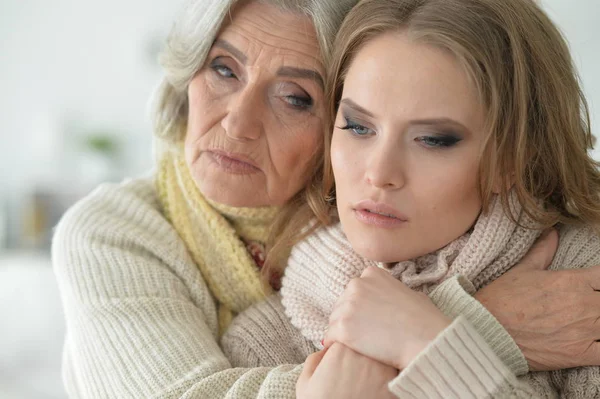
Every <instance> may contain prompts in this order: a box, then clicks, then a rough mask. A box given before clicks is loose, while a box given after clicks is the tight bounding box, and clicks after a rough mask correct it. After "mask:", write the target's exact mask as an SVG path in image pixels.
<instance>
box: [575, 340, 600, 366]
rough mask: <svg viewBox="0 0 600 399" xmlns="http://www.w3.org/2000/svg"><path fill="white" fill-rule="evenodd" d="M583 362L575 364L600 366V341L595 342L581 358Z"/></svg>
mask: <svg viewBox="0 0 600 399" xmlns="http://www.w3.org/2000/svg"><path fill="white" fill-rule="evenodd" d="M581 363H582V364H575V366H600V342H598V341H595V342H593V343H592V344H591V345H590V347H589V348H588V350H587V351H585V354H584V355H583V357H582V359H581Z"/></svg>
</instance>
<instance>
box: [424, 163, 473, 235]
mask: <svg viewBox="0 0 600 399" xmlns="http://www.w3.org/2000/svg"><path fill="white" fill-rule="evenodd" d="M476 171H477V168H476V165H475V166H472V167H466V166H464V165H463V166H461V167H458V168H446V169H444V173H443V175H439V176H437V178H435V179H432V178H431V177H432V176H431V175H429V178H425V177H424V178H422V179H421V181H422V182H428V184H427V185H426V186H425V185H423V190H419V191H420V194H419V196H418V198H417V203H420V204H423V205H425V204H427V205H426V206H424V207H423V208H422V209H421V211H422V212H423V214H424V215H425V217H426V218H428V219H429V220H430V221H431V223H434V224H436V225H444V224H446V225H452V226H455V227H456V228H457V229H458V230H466V229H468V228H469V227H470V225H471V224H472V223H473V222H474V221H475V219H476V218H477V216H478V215H479V212H480V211H481V195H480V193H479V189H478V180H477V173H476ZM444 220H445V221H446V223H442V221H444Z"/></svg>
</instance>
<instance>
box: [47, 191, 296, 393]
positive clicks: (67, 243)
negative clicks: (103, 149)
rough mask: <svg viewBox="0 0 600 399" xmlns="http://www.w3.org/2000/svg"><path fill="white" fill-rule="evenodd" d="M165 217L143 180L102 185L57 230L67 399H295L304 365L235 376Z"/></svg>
mask: <svg viewBox="0 0 600 399" xmlns="http://www.w3.org/2000/svg"><path fill="white" fill-rule="evenodd" d="M162 212H163V211H162V209H161V206H160V203H159V200H158V196H157V193H156V190H155V185H154V180H153V179H138V180H132V181H128V182H125V183H123V184H119V185H115V184H105V185H102V186H100V187H99V188H97V189H96V190H95V191H94V192H93V193H91V194H90V195H89V196H88V197H86V198H85V199H84V200H82V201H80V202H79V203H78V204H77V205H75V206H74V207H73V208H72V209H70V210H69V211H68V212H67V214H66V215H65V216H64V217H63V219H62V221H61V222H60V224H59V225H58V227H57V229H56V232H55V237H54V241H53V248H52V253H53V265H54V270H55V274H56V277H57V280H58V283H59V287H60V291H61V296H62V302H63V307H64V311H65V317H66V322H67V335H66V341H65V348H64V358H63V378H64V383H65V386H66V389H67V392H68V394H69V396H70V397H73V398H119V399H123V398H136V399H137V398H223V397H225V398H255V397H257V398H286V397H289V398H291V397H294V392H295V384H296V380H297V378H298V375H299V373H300V370H301V366H300V365H287V366H285V365H284V366H278V367H269V368H264V367H263V368H232V365H231V363H230V362H229V361H228V360H227V358H226V357H225V356H224V354H223V352H222V351H221V349H220V348H219V345H218V338H217V336H218V318H217V307H216V305H215V301H214V299H213V297H212V296H211V293H210V291H209V289H208V287H207V284H206V282H205V281H204V280H203V278H202V275H201V273H200V270H199V269H198V267H197V266H196V264H195V263H194V262H193V260H192V259H191V257H190V255H189V253H188V250H187V248H186V246H185V244H184V242H183V240H182V239H181V238H180V237H179V235H178V234H177V232H176V231H175V229H174V228H173V226H172V225H171V224H170V223H169V222H168V221H167V219H166V218H165V216H164V214H163V213H162ZM298 363H300V362H298Z"/></svg>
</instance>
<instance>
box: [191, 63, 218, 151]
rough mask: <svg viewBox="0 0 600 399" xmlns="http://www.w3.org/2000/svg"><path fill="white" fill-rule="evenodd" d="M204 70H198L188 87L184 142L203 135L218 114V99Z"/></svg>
mask: <svg viewBox="0 0 600 399" xmlns="http://www.w3.org/2000/svg"><path fill="white" fill-rule="evenodd" d="M205 75H206V72H200V73H199V74H198V75H196V77H194V79H192V81H191V82H190V85H189V87H188V109H189V110H188V120H187V132H186V143H191V142H194V141H195V140H197V139H198V138H199V137H201V136H202V135H204V134H205V133H206V132H207V131H208V130H209V129H210V128H211V127H212V126H213V125H214V124H215V123H216V119H218V116H219V112H218V110H219V101H217V100H218V98H217V96H216V95H215V91H214V90H213V89H212V88H211V87H210V84H209V83H208V82H207V77H206V76H205Z"/></svg>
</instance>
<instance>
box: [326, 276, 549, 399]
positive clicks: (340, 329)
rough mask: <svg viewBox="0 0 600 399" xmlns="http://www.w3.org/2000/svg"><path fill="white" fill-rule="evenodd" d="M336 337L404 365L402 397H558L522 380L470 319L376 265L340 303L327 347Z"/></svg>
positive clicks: (399, 383) (398, 385) (396, 385)
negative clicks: (452, 313) (448, 311)
mask: <svg viewBox="0 0 600 399" xmlns="http://www.w3.org/2000/svg"><path fill="white" fill-rule="evenodd" d="M391 315H393V317H391ZM333 342H339V343H341V344H344V345H346V346H348V347H349V348H351V349H353V350H355V351H357V352H358V353H360V354H363V355H365V356H368V357H370V358H372V359H375V360H378V361H380V362H382V363H384V364H388V365H391V366H394V367H395V368H397V369H399V370H401V373H400V375H399V376H398V377H397V378H396V379H395V380H394V381H392V382H391V383H390V389H391V390H392V392H394V393H395V394H397V395H398V396H400V397H404V396H408V397H419V398H421V397H423V398H425V397H433V398H444V397H458V398H462V397H494V398H510V397H536V396H542V395H547V394H548V395H552V394H553V392H537V390H536V389H535V388H534V387H531V386H529V385H528V384H527V383H525V382H524V381H519V380H518V379H517V377H516V376H515V375H514V373H513V372H512V371H511V370H510V369H509V368H508V367H507V366H506V365H505V364H504V362H503V361H502V360H501V359H500V358H499V357H498V356H497V355H496V354H495V353H494V351H493V350H492V348H490V346H489V345H488V344H487V343H486V342H485V340H484V339H483V338H482V337H481V336H480V335H479V333H478V332H477V331H476V330H475V329H474V328H473V327H471V325H470V324H469V323H468V322H467V321H466V319H465V318H464V316H462V315H461V316H459V317H458V318H456V319H455V320H454V321H451V320H450V319H449V318H448V317H447V316H445V315H444V314H443V313H442V312H441V311H440V310H439V309H437V308H436V307H435V305H434V304H433V303H432V301H431V300H430V298H429V297H427V296H426V295H425V294H423V293H420V292H415V291H412V290H411V289H409V288H408V287H406V286H405V285H404V284H402V283H401V282H400V281H398V280H396V279H394V278H393V277H392V276H391V275H390V274H389V273H387V272H385V271H383V270H381V269H378V268H374V267H370V268H368V269H366V270H365V271H364V272H363V274H362V276H361V278H359V279H355V280H353V281H352V282H351V284H349V285H348V287H347V288H346V290H345V291H344V293H343V295H342V296H341V297H340V299H339V300H338V302H337V303H336V305H335V308H334V311H333V313H332V314H331V317H330V323H329V330H328V332H327V336H326V338H325V347H329V345H331V344H332V343H333Z"/></svg>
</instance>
